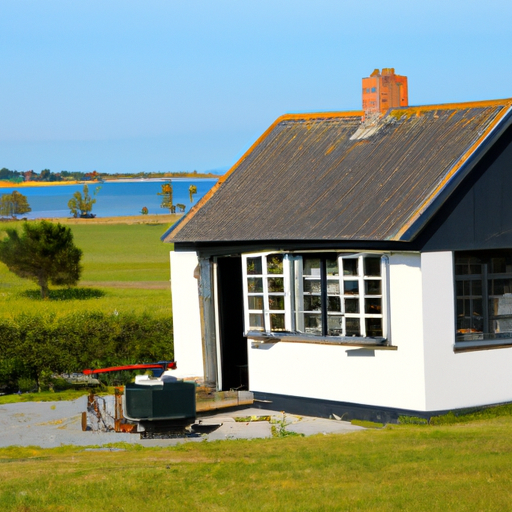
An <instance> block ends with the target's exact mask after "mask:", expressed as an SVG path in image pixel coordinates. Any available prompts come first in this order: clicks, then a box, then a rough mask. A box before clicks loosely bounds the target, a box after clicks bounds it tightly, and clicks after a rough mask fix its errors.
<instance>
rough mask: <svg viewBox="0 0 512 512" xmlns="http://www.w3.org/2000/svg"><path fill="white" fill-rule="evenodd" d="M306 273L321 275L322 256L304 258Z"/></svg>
mask: <svg viewBox="0 0 512 512" xmlns="http://www.w3.org/2000/svg"><path fill="white" fill-rule="evenodd" d="M303 265H304V275H306V276H318V277H320V258H304V259H303Z"/></svg>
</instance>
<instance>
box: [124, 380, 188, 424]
mask: <svg viewBox="0 0 512 512" xmlns="http://www.w3.org/2000/svg"><path fill="white" fill-rule="evenodd" d="M123 403H124V407H123V408H124V416H125V418H126V419H128V420H132V421H140V420H144V421H165V420H166V421H172V420H182V419H190V420H192V421H193V420H195V417H196V385H195V383H194V382H182V381H178V382H163V383H162V384H158V385H152V386H147V385H146V386H145V385H141V384H127V385H126V386H125V390H124V401H123Z"/></svg>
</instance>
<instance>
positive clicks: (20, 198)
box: [0, 190, 32, 217]
mask: <svg viewBox="0 0 512 512" xmlns="http://www.w3.org/2000/svg"><path fill="white" fill-rule="evenodd" d="M31 210H32V208H30V206H29V204H28V201H27V198H26V197H25V196H24V195H23V194H20V193H19V192H17V191H16V190H13V191H12V193H11V194H2V197H1V198H0V215H10V216H11V217H16V215H21V214H23V213H28V212H30V211H31Z"/></svg>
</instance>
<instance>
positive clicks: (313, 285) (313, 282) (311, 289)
mask: <svg viewBox="0 0 512 512" xmlns="http://www.w3.org/2000/svg"><path fill="white" fill-rule="evenodd" d="M304 292H305V293H320V292H321V284H320V281H319V280H318V279H304Z"/></svg>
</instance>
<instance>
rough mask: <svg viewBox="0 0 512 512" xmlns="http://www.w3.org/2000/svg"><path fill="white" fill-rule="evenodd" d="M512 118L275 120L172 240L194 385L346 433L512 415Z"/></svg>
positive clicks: (476, 107)
mask: <svg viewBox="0 0 512 512" xmlns="http://www.w3.org/2000/svg"><path fill="white" fill-rule="evenodd" d="M511 106H512V100H500V101H485V102H476V103H465V104H450V105H432V106H416V107H402V108H392V109H389V110H388V111H387V112H386V113H385V114H384V115H382V116H381V117H379V118H375V117H373V118H372V119H367V120H366V121H365V122H362V114H363V113H362V112H341V113H340V112H329V113H318V114H307V115H304V114H300V115H285V116H283V117H281V118H279V119H277V121H276V122H275V123H274V124H273V125H272V126H270V128H269V129H268V130H267V131H266V132H265V133H264V134H263V135H262V136H261V137H260V138H259V139H258V140H257V141H256V143H255V144H254V145H253V146H252V147H251V148H250V149H249V151H247V153H246V154H245V155H244V156H243V157H242V158H241V159H240V160H239V161H238V162H237V163H236V164H235V165H234V167H233V168H232V169H231V170H230V171H229V172H228V173H227V174H226V175H225V176H223V177H222V178H221V179H220V180H219V183H218V184H217V185H216V186H215V187H214V188H213V189H212V190H211V191H210V193H208V194H207V195H206V196H205V197H204V198H203V199H202V200H201V201H200V202H199V203H198V205H197V206H196V207H195V208H193V209H192V210H191V212H190V213H189V214H188V215H187V216H186V217H184V219H183V220H182V221H181V222H180V223H178V224H177V225H175V226H173V227H172V228H171V229H170V230H169V231H168V232H167V233H166V234H165V235H164V237H163V239H164V241H166V242H172V243H174V251H173V252H172V253H171V281H172V294H173V314H174V346H175V357H176V360H177V361H178V368H179V371H180V372H181V374H182V375H183V376H194V377H200V378H202V379H204V380H205V381H206V382H208V383H209V384H211V385H213V386H215V387H216V388H217V389H219V390H226V389H237V388H241V389H249V390H250V391H252V392H253V393H254V395H255V398H256V399H257V400H259V402H258V403H259V404H260V405H261V406H262V407H269V408H272V409H278V410H286V411H289V412H291V413H299V414H300V413H302V414H314V415H320V416H329V415H331V414H333V413H334V414H337V415H339V416H343V417H344V418H347V419H348V418H354V417H355V418H366V419H372V420H379V421H385V422H388V421H396V419H397V417H398V416H399V415H402V414H409V415H414V416H421V417H429V416H432V415H435V414H438V413H440V412H443V411H447V410H457V409H463V408H472V407H478V406H483V405H486V404H495V403H501V402H510V401H512V207H511V205H512V201H511V199H510V198H511V194H512V127H511V123H512V114H511Z"/></svg>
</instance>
